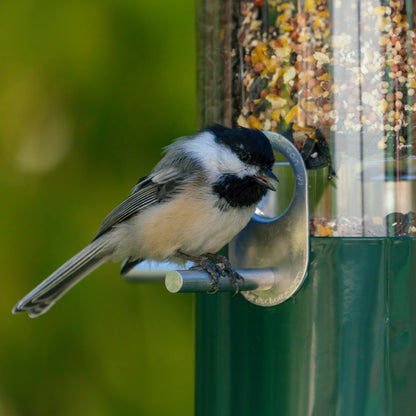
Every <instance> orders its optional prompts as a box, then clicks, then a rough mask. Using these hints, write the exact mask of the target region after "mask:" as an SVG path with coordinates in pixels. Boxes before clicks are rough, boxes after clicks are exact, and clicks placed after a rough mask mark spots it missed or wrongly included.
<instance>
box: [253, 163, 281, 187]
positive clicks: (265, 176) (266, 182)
mask: <svg viewBox="0 0 416 416" xmlns="http://www.w3.org/2000/svg"><path fill="white" fill-rule="evenodd" d="M256 181H257V182H258V183H260V184H261V185H263V186H265V187H266V188H268V189H270V190H271V191H275V190H276V188H275V187H274V186H273V185H272V183H271V181H275V182H279V179H277V177H276V175H275V174H274V173H273V172H272V171H271V170H270V169H267V168H265V169H263V170H262V172H261V174H260V175H257V176H256Z"/></svg>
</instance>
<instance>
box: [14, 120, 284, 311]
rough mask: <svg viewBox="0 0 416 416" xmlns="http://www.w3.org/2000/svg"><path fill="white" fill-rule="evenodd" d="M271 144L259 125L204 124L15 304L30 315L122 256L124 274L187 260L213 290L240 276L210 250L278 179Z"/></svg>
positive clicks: (216, 247)
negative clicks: (141, 265) (85, 241)
mask: <svg viewBox="0 0 416 416" xmlns="http://www.w3.org/2000/svg"><path fill="white" fill-rule="evenodd" d="M273 164H274V154H273V149H272V146H271V144H270V141H269V140H268V139H267V137H266V135H265V134H264V133H263V132H261V131H260V130H254V129H249V128H243V127H238V128H228V127H224V126H222V125H220V124H214V125H210V126H208V127H206V128H204V129H202V130H200V131H198V132H197V133H196V134H194V135H190V136H185V137H181V138H178V139H176V140H175V141H173V142H172V144H170V145H169V146H167V147H165V148H164V156H163V157H162V159H161V160H160V161H159V162H158V163H157V164H156V166H155V167H154V169H153V170H152V171H151V172H150V173H149V174H148V175H146V176H144V177H142V178H141V179H140V180H139V181H138V183H137V184H136V185H135V186H134V188H133V189H132V192H131V194H130V196H129V197H128V198H127V199H125V200H124V201H123V202H121V204H119V205H118V206H117V207H116V208H115V209H114V210H113V211H111V212H110V214H109V215H108V216H107V217H106V218H105V219H104V221H103V222H102V224H101V226H100V227H99V229H98V232H97V234H96V235H95V237H94V239H93V240H92V241H91V243H90V244H88V245H87V246H86V247H85V248H84V249H83V250H81V251H80V252H79V253H78V254H76V255H75V256H73V257H72V258H71V259H70V260H68V261H67V262H66V263H64V264H63V265H62V266H61V267H59V268H58V269H57V270H56V271H55V272H53V273H52V274H51V275H50V276H49V277H47V278H46V279H45V280H44V281H43V282H41V283H40V284H39V285H38V286H37V287H35V288H34V289H33V290H32V291H31V292H29V293H28V294H27V295H26V296H25V297H23V298H22V299H21V300H20V301H19V302H18V303H17V304H16V306H15V307H14V309H13V311H12V312H13V313H19V312H27V313H28V315H29V317H31V318H35V317H37V316H40V315H42V314H44V313H45V312H47V311H48V310H49V309H50V308H51V307H52V306H53V305H54V304H55V302H56V301H57V300H58V299H60V298H61V297H62V296H63V295H64V294H65V293H66V292H68V291H69V290H70V289H71V288H72V287H73V286H74V285H75V284H77V283H78V282H79V281H80V280H82V279H83V278H84V277H85V276H87V275H88V274H90V273H91V272H92V271H94V270H95V269H97V268H98V267H99V266H101V265H102V264H103V263H106V262H119V261H122V260H124V263H123V268H122V274H123V273H126V272H127V271H128V270H130V269H131V268H133V267H134V266H135V265H136V264H138V263H140V262H142V261H144V260H155V261H163V260H170V261H173V262H176V263H178V264H184V263H186V262H187V261H192V262H193V263H194V264H195V267H198V268H200V269H202V270H204V271H206V272H207V273H208V274H209V276H210V279H211V282H212V292H210V293H216V292H217V291H218V289H219V284H218V282H219V279H220V278H221V277H226V278H229V279H230V281H231V283H232V284H233V285H234V287H235V288H236V291H238V287H239V286H238V283H237V281H238V280H242V277H241V276H240V275H239V274H238V273H237V272H236V271H234V270H233V268H232V265H231V263H230V261H229V260H228V259H227V258H226V257H225V256H222V255H219V254H216V253H218V251H220V249H221V248H223V247H224V246H225V245H226V244H228V243H229V242H230V241H231V240H232V238H233V237H234V236H235V235H237V234H238V233H239V232H240V231H241V230H242V229H243V228H244V227H245V226H246V225H247V224H248V222H249V221H250V218H251V217H252V215H253V214H254V212H255V209H256V206H257V205H258V203H259V202H260V201H261V199H262V198H263V197H264V196H265V195H266V193H267V192H268V191H269V190H271V191H275V190H276V187H275V186H274V185H275V184H276V183H277V182H278V179H277V177H276V176H275V175H274V173H273V171H272V169H273Z"/></svg>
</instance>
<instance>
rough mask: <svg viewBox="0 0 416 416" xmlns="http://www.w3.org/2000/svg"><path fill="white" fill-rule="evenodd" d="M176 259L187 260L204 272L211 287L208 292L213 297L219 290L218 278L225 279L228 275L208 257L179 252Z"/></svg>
mask: <svg viewBox="0 0 416 416" xmlns="http://www.w3.org/2000/svg"><path fill="white" fill-rule="evenodd" d="M176 257H179V258H182V259H184V260H189V261H192V262H194V263H195V264H197V266H196V267H197V268H201V269H202V270H204V271H206V272H207V273H208V274H209V277H210V278H211V286H212V291H211V292H209V293H210V294H211V295H215V294H216V293H218V291H219V290H220V286H219V279H220V277H221V276H222V277H226V276H227V275H228V273H227V272H226V270H225V269H224V268H222V267H221V266H220V265H219V264H216V263H212V262H211V261H210V260H209V259H208V258H207V257H208V256H200V257H198V256H192V255H190V254H186V253H184V252H183V251H181V250H178V251H177V252H176Z"/></svg>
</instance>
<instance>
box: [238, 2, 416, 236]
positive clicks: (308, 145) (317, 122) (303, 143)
mask: <svg viewBox="0 0 416 416" xmlns="http://www.w3.org/2000/svg"><path fill="white" fill-rule="evenodd" d="M407 7H410V6H409V2H405V1H404V0H381V1H380V0H361V1H353V2H343V1H342V0H332V1H329V0H303V1H300V0H297V1H296V0H295V1H288V0H269V1H265V0H254V1H241V10H240V18H239V22H238V34H237V43H238V46H237V47H236V49H235V51H234V54H235V56H236V57H237V61H238V62H239V63H240V75H239V76H240V81H241V84H242V87H241V94H240V95H239V96H238V99H239V100H240V103H239V105H238V106H236V107H237V108H239V109H240V112H239V114H238V115H237V117H236V122H237V124H239V125H241V126H244V127H250V128H256V129H260V130H271V131H277V132H280V133H287V134H288V136H290V138H291V139H292V140H293V142H294V144H295V146H296V147H297V148H298V149H299V150H300V151H301V153H302V155H303V157H304V159H305V162H306V166H307V167H308V168H309V169H318V168H322V167H323V166H329V172H328V178H329V179H330V178H332V177H333V176H335V175H336V171H335V170H333V168H332V166H331V156H330V147H331V146H330V142H331V137H332V136H333V134H335V133H336V135H337V140H340V139H341V140H343V141H344V142H347V141H348V140H350V141H352V140H355V138H354V137H356V135H357V134H360V135H361V137H363V139H362V144H363V145H362V155H364V157H372V156H373V155H377V156H380V154H382V155H384V157H386V158H391V159H393V160H398V161H399V160H400V161H402V160H403V159H406V158H408V157H411V156H412V155H415V154H416V151H415V149H414V147H412V124H413V125H414V124H416V93H415V91H416V32H415V30H414V25H415V23H416V22H415V21H414V20H416V17H415V15H414V14H413V11H412V10H407ZM413 120H414V121H415V122H413ZM343 150H344V151H346V152H348V145H347V146H344V149H343ZM337 151H338V150H337ZM346 156H347V157H348V155H346ZM412 169H413V170H414V166H413V168H412ZM396 173H397V172H396ZM406 174H408V172H406ZM413 174H414V172H413ZM397 179H399V178H398V177H394V178H393V179H392V178H390V179H389V180H397ZM395 214H397V213H395ZM402 215H403V216H404V215H408V214H402ZM412 215H413V214H412ZM403 218H404V217H403ZM411 219H412V221H413V222H412V221H410V222H409V221H407V220H403V221H401V220H400V221H399V222H400V223H401V224H402V225H403V226H402V227H401V228H400V227H399V228H400V230H402V229H406V233H407V234H406V235H413V236H416V229H415V227H416V224H414V220H413V216H411ZM345 221H347V222H348V221H349V223H348V224H344V222H345ZM345 221H343V220H341V219H338V220H336V221H335V222H334V221H332V222H331V220H325V219H320V220H317V219H314V220H313V221H312V223H311V230H313V233H314V235H342V232H343V231H342V230H343V229H344V228H346V227H349V229H350V230H351V229H354V228H355V227H357V229H358V228H360V227H361V228H360V229H362V227H363V224H362V221H358V223H357V224H351V221H352V220H351V219H349V220H345ZM368 221H369V222H370V226H371V228H372V229H373V230H375V231H374V232H375V233H376V234H377V233H378V231H379V230H378V229H377V227H380V228H382V227H384V230H385V229H386V227H390V228H391V229H393V228H394V226H392V225H391V224H390V223H391V221H390V219H389V218H387V217H386V218H383V219H382V220H381V221H380V224H379V223H378V221H379V219H377V218H373V219H369V220H368ZM406 221H407V222H406ZM409 224H410V225H409ZM392 227H393V228H392ZM396 228H397V227H396ZM397 229H398V228H397ZM337 230H338V231H337ZM400 230H399V231H400ZM396 231H397V230H396ZM337 233H338V234H337ZM379 235H382V234H379ZM395 235H401V234H400V232H396V234H395Z"/></svg>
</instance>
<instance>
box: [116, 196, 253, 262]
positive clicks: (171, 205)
mask: <svg viewBox="0 0 416 416" xmlns="http://www.w3.org/2000/svg"><path fill="white" fill-rule="evenodd" d="M254 210H255V207H249V208H244V209H241V208H240V209H238V210H237V209H234V208H230V209H229V210H227V211H221V210H219V209H218V208H215V207H213V205H212V202H211V201H210V200H209V199H208V198H207V199H206V200H205V199H204V200H193V201H192V202H191V203H190V202H189V199H179V198H175V199H173V200H170V201H169V202H166V203H162V204H159V205H157V206H152V207H150V208H149V209H146V210H144V211H143V212H141V213H140V214H139V215H137V216H136V217H134V218H132V219H131V220H130V221H126V222H125V223H123V224H120V225H119V226H117V229H116V230H115V232H116V233H117V234H119V235H120V238H118V240H119V241H120V243H119V247H118V250H116V251H117V259H115V260H119V259H121V258H124V257H129V256H131V257H137V258H142V259H154V260H158V261H160V260H164V259H166V258H168V257H171V256H173V255H174V254H175V253H176V251H177V250H182V251H183V252H184V253H187V254H191V255H196V256H198V255H201V254H203V253H207V252H211V253H215V252H216V251H218V250H219V249H221V248H222V247H223V246H224V245H225V244H227V243H228V242H229V241H230V240H231V239H232V238H233V237H234V236H235V235H236V234H237V233H238V232H240V231H241V230H242V229H243V228H244V227H245V226H246V225H247V223H248V221H249V220H250V218H251V216H252V215H253V213H254Z"/></svg>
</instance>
